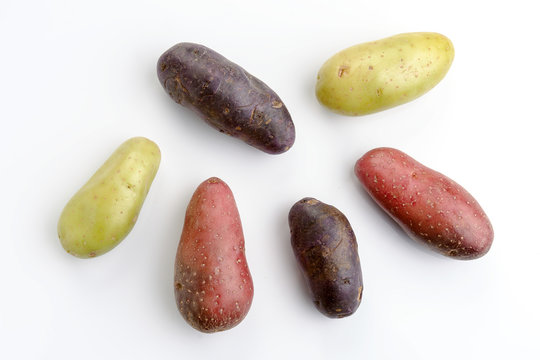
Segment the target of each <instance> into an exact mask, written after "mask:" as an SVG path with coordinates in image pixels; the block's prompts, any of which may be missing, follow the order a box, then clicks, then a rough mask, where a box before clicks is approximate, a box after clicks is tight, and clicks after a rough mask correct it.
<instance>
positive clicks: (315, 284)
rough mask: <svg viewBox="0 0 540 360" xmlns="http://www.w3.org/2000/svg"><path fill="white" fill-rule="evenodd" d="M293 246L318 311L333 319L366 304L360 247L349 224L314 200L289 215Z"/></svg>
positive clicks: (336, 212)
mask: <svg viewBox="0 0 540 360" xmlns="http://www.w3.org/2000/svg"><path fill="white" fill-rule="evenodd" d="M289 227H290V230H291V245H292V248H293V252H294V255H295V256H296V259H297V261H298V264H299V265H300V269H301V270H302V273H303V275H304V277H305V279H306V281H307V283H308V287H309V290H310V293H311V297H312V299H313V302H314V304H315V306H316V307H317V309H318V310H319V311H320V312H321V313H323V314H324V315H326V316H328V317H330V318H342V317H346V316H349V315H352V314H353V313H354V312H355V311H356V309H357V308H358V306H359V305H360V301H361V300H362V291H363V282H362V270H361V268H360V259H359V257H358V245H357V243H356V237H355V236H354V232H353V230H352V228H351V225H350V224H349V221H348V220H347V218H346V217H345V215H343V213H341V212H340V211H339V210H338V209H336V208H335V207H333V206H331V205H328V204H325V203H323V202H321V201H319V200H316V199H314V198H304V199H302V200H300V201H298V202H297V203H296V204H294V206H293V207H292V208H291V210H290V212H289Z"/></svg>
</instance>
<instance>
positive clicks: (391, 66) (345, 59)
mask: <svg viewBox="0 0 540 360" xmlns="http://www.w3.org/2000/svg"><path fill="white" fill-rule="evenodd" d="M453 59H454V47H453V45H452V42H451V41H450V40H449V39H448V38H447V37H445V36H444V35H441V34H437V33H428V32H419V33H407V34H399V35H395V36H392V37H388V38H385V39H381V40H377V41H373V42H369V43H364V44H360V45H355V46H352V47H350V48H347V49H345V50H342V51H340V52H338V53H337V54H335V55H334V56H332V57H331V58H330V59H329V60H328V61H326V62H325V63H324V64H323V66H322V67H321V69H320V70H319V74H318V76H317V85H316V94H317V99H318V100H319V102H320V103H321V104H323V105H324V106H326V107H328V108H329V109H330V110H332V111H334V112H337V113H339V114H343V115H350V116H356V115H365V114H370V113H373V112H377V111H381V110H385V109H388V108H391V107H394V106H397V105H401V104H404V103H406V102H409V101H411V100H413V99H416V98H417V97H419V96H420V95H423V94H425V93H426V92H427V91H429V90H430V89H432V88H433V87H434V86H435V85H437V84H438V83H439V81H441V80H442V78H443V77H444V76H445V75H446V73H447V72H448V69H449V68H450V65H451V64H452V60H453Z"/></svg>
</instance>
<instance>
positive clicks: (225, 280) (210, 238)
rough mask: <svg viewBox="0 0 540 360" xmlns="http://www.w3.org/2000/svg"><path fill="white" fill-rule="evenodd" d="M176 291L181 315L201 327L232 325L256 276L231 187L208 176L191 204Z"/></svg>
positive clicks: (246, 302) (240, 316)
mask: <svg viewBox="0 0 540 360" xmlns="http://www.w3.org/2000/svg"><path fill="white" fill-rule="evenodd" d="M174 270H175V275H174V291H175V296H176V305H177V306H178V309H179V310H180V313H181V314H182V316H183V317H184V318H185V319H186V321H187V322H188V323H189V324H190V325H191V326H193V327H194V328H195V329H197V330H200V331H202V332H207V333H211V332H217V331H223V330H228V329H230V328H232V327H234V326H236V325H238V323H239V322H240V321H242V319H244V317H245V316H246V314H247V312H248V310H249V308H250V306H251V302H252V300H253V281H252V279H251V274H250V272H249V268H248V265H247V262H246V256H245V249H244V234H243V232H242V224H241V222H240V215H239V213H238V209H237V208H236V203H235V201H234V197H233V194H232V192H231V189H230V188H229V187H228V186H227V184H225V183H224V182H223V181H222V180H220V179H218V178H215V177H213V178H210V179H208V180H206V181H204V182H203V183H202V184H201V185H199V187H198V188H197V190H195V193H194V194H193V197H192V198H191V201H190V202H189V205H188V208H187V210H186V218H185V221H184V229H183V231H182V236H181V238H180V243H179V245H178V251H177V253H176V261H175V269H174Z"/></svg>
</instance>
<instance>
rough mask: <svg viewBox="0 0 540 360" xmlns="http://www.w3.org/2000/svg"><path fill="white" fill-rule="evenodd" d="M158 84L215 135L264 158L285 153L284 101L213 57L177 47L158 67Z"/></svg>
mask: <svg viewBox="0 0 540 360" xmlns="http://www.w3.org/2000/svg"><path fill="white" fill-rule="evenodd" d="M157 72H158V77H159V81H160V82H161V85H162V86H163V88H164V89H165V90H166V91H167V93H168V94H169V95H170V96H171V98H172V99H173V100H174V101H176V102H177V103H178V104H180V105H183V106H186V107H187V108H189V109H191V110H193V111H194V112H196V113H197V114H198V115H199V116H200V117H202V118H203V119H204V120H205V121H206V122H207V123H208V124H209V125H210V126H212V127H214V128H216V129H218V130H219V131H220V132H222V133H225V134H228V135H231V136H232V137H235V138H238V139H240V140H243V141H245V142H246V143H248V144H249V145H251V146H254V147H256V148H257V149H259V150H262V151H264V152H267V153H269V154H280V153H283V152H285V151H287V150H289V149H290V147H291V146H292V145H293V143H294V139H295V129H294V124H293V122H292V119H291V116H290V114H289V111H288V110H287V108H286V107H285V105H284V104H283V101H281V99H280V98H279V97H278V96H277V94H276V93H275V92H274V91H272V90H271V89H270V88H269V87H268V86H267V85H266V84H264V83H263V82H262V81H261V80H259V79H257V78H256V77H254V76H253V75H251V74H249V73H248V72H247V71H245V70H244V69H242V68H241V67H240V66H238V65H236V64H235V63H233V62H231V61H229V60H227V59H226V58H224V57H223V56H221V55H220V54H218V53H216V52H215V51H213V50H211V49H209V48H207V47H205V46H202V45H198V44H191V43H180V44H177V45H175V46H173V47H172V48H170V49H169V50H167V51H166V52H165V53H164V54H163V55H161V57H160V58H159V61H158V64H157Z"/></svg>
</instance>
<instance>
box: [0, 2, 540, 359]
mask: <svg viewBox="0 0 540 360" xmlns="http://www.w3.org/2000/svg"><path fill="white" fill-rule="evenodd" d="M502 4H503V2H497V1H466V2H457V1H450V2H440V3H438V2H436V1H433V0H426V1H412V0H408V1H403V0H399V1H397V0H396V1H390V0H387V1H338V0H333V1H314V0H312V1H302V2H300V1H298V2H295V1H272V2H267V3H262V2H261V3H258V2H256V1H200V0H199V1H189V2H188V1H144V2H134V1H112V0H109V1H97V0H96V1H67V0H66V1H60V0H58V1H38V0H36V1H15V0H8V1H6V0H2V2H1V3H0V119H1V121H2V141H1V142H0V151H1V152H0V153H1V154H2V167H1V168H2V174H1V177H0V178H1V190H2V195H1V196H2V201H1V207H0V211H1V217H0V219H1V222H2V224H1V228H2V229H3V234H2V235H3V236H2V240H1V247H0V289H1V295H0V357H1V358H3V359H13V358H21V359H73V358H77V359H97V358H101V359H125V358H129V359H255V358H257V359H281V358H283V359H285V358H286V359H289V358H290V359H329V358H334V359H339V358H344V357H345V356H346V357H347V358H355V359H456V358H459V359H508V358H513V359H538V358H539V357H540V351H539V345H538V338H539V335H540V329H539V324H540V310H539V306H540V290H539V280H538V277H539V274H540V266H539V264H538V263H539V257H540V235H539V232H538V228H537V226H538V224H539V220H538V219H539V208H538V204H539V202H540V191H539V185H538V184H539V183H538V181H539V180H540V171H539V160H538V155H540V151H539V145H538V142H539V141H538V135H539V132H538V130H536V129H537V124H538V122H539V120H540V116H539V115H538V102H539V94H540V92H539V87H538V85H539V83H540V82H539V80H540V70H539V69H540V66H539V55H540V53H539V50H538V49H539V45H538V34H539V33H540V30H539V26H538V19H537V12H536V11H533V9H532V8H530V6H532V4H534V2H528V1H512V2H504V5H502ZM529 4H531V5H529ZM412 31H436V32H440V33H442V34H445V35H446V36H448V37H449V38H450V39H451V40H452V41H453V44H454V47H455V51H456V56H455V60H454V63H453V65H452V67H451V69H450V71H449V72H448V74H447V76H446V77H445V78H444V79H443V81H442V82H441V83H440V84H439V85H437V86H436V87H435V88H434V89H433V90H432V91H430V92H429V93H427V94H426V95H424V96H423V97H421V98H419V99H417V100H415V101H413V102H411V103H409V104H405V105H402V106H400V107H397V108H394V109H391V110H387V111H384V112H381V113H377V114H373V115H369V116H365V117H358V118H349V117H343V116H339V115H336V114H333V113H331V112H329V111H328V110H326V109H325V108H323V107H322V106H321V105H319V103H318V102H317V100H316V98H315V95H314V86H315V80H316V74H317V71H318V69H319V67H320V66H321V65H322V63H323V62H324V61H325V60H326V59H327V58H329V57H330V56H331V55H333V54H334V53H335V52H337V51H339V50H341V49H343V48H345V47H348V46H351V45H353V44H357V43H361V42H365V41H372V40H376V39H380V38H383V37H387V36H391V35H394V34H398V33H402V32H412ZM184 41H190V42H197V43H201V44H204V45H206V46H208V47H210V48H212V49H214V50H216V51H218V52H220V53H221V54H222V55H224V56H225V57H227V58H229V59H230V60H232V61H234V62H236V63H238V64H239V65H241V66H242V67H244V68H245V69H247V70H248V71H249V72H251V73H252V74H254V75H255V76H257V77H259V78H260V79H262V80H263V81H264V82H266V83H267V84H268V85H269V86H270V87H272V88H273V89H274V90H275V91H276V92H277V93H278V94H279V96H280V97H281V98H282V99H283V101H284V102H285V104H286V105H287V107H288V109H289V111H290V113H291V115H292V117H293V120H294V122H295V125H296V130H297V140H296V143H295V145H294V146H293V148H292V149H291V150H290V151H288V152H287V153H285V154H282V155H274V156H272V155H267V154H265V153H263V152H260V151H258V150H256V149H254V148H251V147H249V146H247V145H246V144H244V143H243V142H240V141H238V140H235V139H232V138H230V137H227V136H224V135H222V134H220V133H218V132H217V131H215V130H213V129H212V128H210V127H209V126H208V125H206V124H205V123H204V122H203V121H201V120H199V119H198V118H197V117H196V116H195V115H194V114H193V113H191V112H190V111H188V110H186V109H184V108H182V107H181V106H179V105H177V104H175V103H174V102H173V101H172V100H171V99H169V97H168V96H167V94H166V93H165V91H164V90H163V89H162V88H161V85H160V84H159V82H158V80H157V76H156V70H155V66H156V62H157V59H158V57H159V56H160V55H161V54H162V53H163V52H164V51H165V50H167V49H168V48H169V47H171V46H172V45H174V44H176V43H178V42H184ZM132 136H146V137H148V138H150V139H152V140H154V141H155V142H156V143H157V144H158V145H159V146H160V148H161V151H162V162H161V167H160V169H159V172H158V174H157V176H156V179H155V181H154V184H153V186H152V188H151V190H150V193H149V194H148V197H147V199H146V202H145V204H144V207H143V209H142V212H141V214H140V216H139V220H138V222H137V224H136V226H135V228H134V229H133V231H132V232H131V234H130V235H129V236H128V237H127V238H126V239H125V240H124V241H123V242H122V243H121V244H120V245H119V246H118V247H117V248H115V249H114V250H113V251H111V252H109V253H107V254H105V255H103V256H101V257H99V258H95V259H91V260H81V259H77V258H75V257H72V256H70V255H68V254H67V253H65V251H64V250H63V248H62V247H61V245H60V243H59V241H58V239H57V234H56V223H57V221H58V218H59V215H60V212H61V210H62V208H63V206H64V205H65V204H66V202H67V201H68V200H69V198H70V197H71V196H72V195H73V194H74V193H75V192H76V191H77V190H78V188H79V187H80V186H82V185H83V184H84V182H85V181H86V180H87V179H88V178H89V177H90V176H91V175H92V174H93V172H94V171H95V170H96V169H97V168H98V167H99V166H100V165H101V164H102V163H103V162H104V161H105V159H106V158H107V157H108V156H109V155H110V154H111V153H112V152H113V151H114V149H115V148H116V147H117V146H118V145H120V143H122V142H123V141H125V140H126V139H128V138H130V137H132ZM378 146H391V147H395V148H398V149H400V150H402V151H405V152H406V153H408V154H409V155H411V156H413V157H414V158H416V159H417V160H419V161H420V162H422V163H424V164H425V165H427V166H430V167H432V168H434V169H436V170H438V171H440V172H442V173H444V174H446V175H448V176H450V177H451V178H453V179H454V180H456V181H457V182H458V183H460V184H461V185H463V186H464V187H465V188H466V189H468V190H469V192H471V193H472V194H473V195H474V196H475V197H476V199H477V200H478V201H479V203H480V204H481V205H482V207H483V208H484V210H485V211H486V213H487V214H488V216H489V217H490V219H491V222H492V224H493V227H494V229H495V241H494V243H493V247H492V249H491V250H490V252H489V253H488V254H487V255H486V256H485V257H483V258H481V259H478V260H474V261H469V262H464V261H456V260H451V259H447V258H443V257H442V256H439V255H436V254H434V253H431V252H429V251H427V250H424V248H422V247H421V246H419V245H417V244H415V243H413V242H412V241H411V240H409V239H408V238H407V237H406V235H405V234H404V233H403V232H402V231H401V230H400V229H399V228H398V227H397V226H396V225H395V224H394V223H393V222H392V221H391V220H390V219H389V218H388V217H387V216H386V215H385V214H384V213H383V212H382V211H380V210H379V209H378V208H377V207H376V205H375V204H374V203H373V202H372V201H371V200H370V199H369V198H368V197H367V195H366V194H365V193H364V192H363V190H362V189H361V188H360V186H359V182H358V181H357V180H356V178H355V176H354V174H353V166H354V163H355V161H356V160H357V159H358V158H359V157H360V156H362V155H363V154H364V153H365V152H366V151H368V150H370V149H372V148H374V147H378ZM211 176H218V177H220V178H222V179H223V180H224V181H226V182H227V183H228V184H229V186H230V187H231V189H232V190H233V192H234V194H235V197H236V201H237V204H238V207H239V211H240V214H241V217H242V222H243V226H244V233H245V237H246V255H247V260H248V263H249V266H250V269H251V273H252V276H253V281H254V285H255V297H254V302H253V306H252V307H251V310H250V312H249V313H248V315H247V317H246V318H245V320H244V321H243V322H242V323H241V324H240V325H238V326H237V327H236V328H234V329H232V330H229V331H226V332H222V333H217V334H212V335H207V334H202V333H199V332H198V331H196V330H194V329H192V328H191V327H190V326H189V325H188V324H187V323H186V322H185V321H184V320H183V318H182V317H181V316H180V314H179V313H178V311H177V309H176V305H175V300H174V296H173V284H172V280H173V263H174V256H175V252H176V247H177V245H178V239H179V237H180V233H181V230H182V226H183V218H184V211H185V208H186V205H187V203H188V201H189V199H190V197H191V195H192V193H193V191H194V190H195V188H196V187H197V186H198V184H199V183H201V182H202V181H203V180H205V179H206V178H208V177H211ZM305 196H312V197H316V198H318V199H319V200H321V201H324V202H327V203H329V204H332V205H334V206H336V207H337V208H338V209H340V210H341V211H342V212H343V213H345V214H346V216H347V217H348V219H349V220H350V222H351V224H352V226H353V228H354V230H355V233H356V236H357V241H358V246H359V253H360V259H361V263H362V269H363V272H364V285H365V291H364V298H363V302H362V304H361V306H360V308H359V309H358V311H357V312H356V313H355V314H354V315H353V316H351V317H348V318H344V319H339V320H336V319H328V318H326V317H324V316H323V315H321V314H320V313H318V312H317V310H316V309H315V307H314V306H313V305H312V304H311V301H310V299H309V296H308V294H307V287H306V285H305V284H304V282H303V279H302V278H301V276H300V273H299V271H298V268H297V265H296V263H295V259H294V256H293V254H292V251H291V248H290V242H289V241H290V239H289V228H288V224H287V215H288V211H289V209H290V207H291V206H292V205H293V204H294V203H295V202H296V201H297V200H299V199H301V198H303V197H305ZM6 230H7V232H6Z"/></svg>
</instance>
